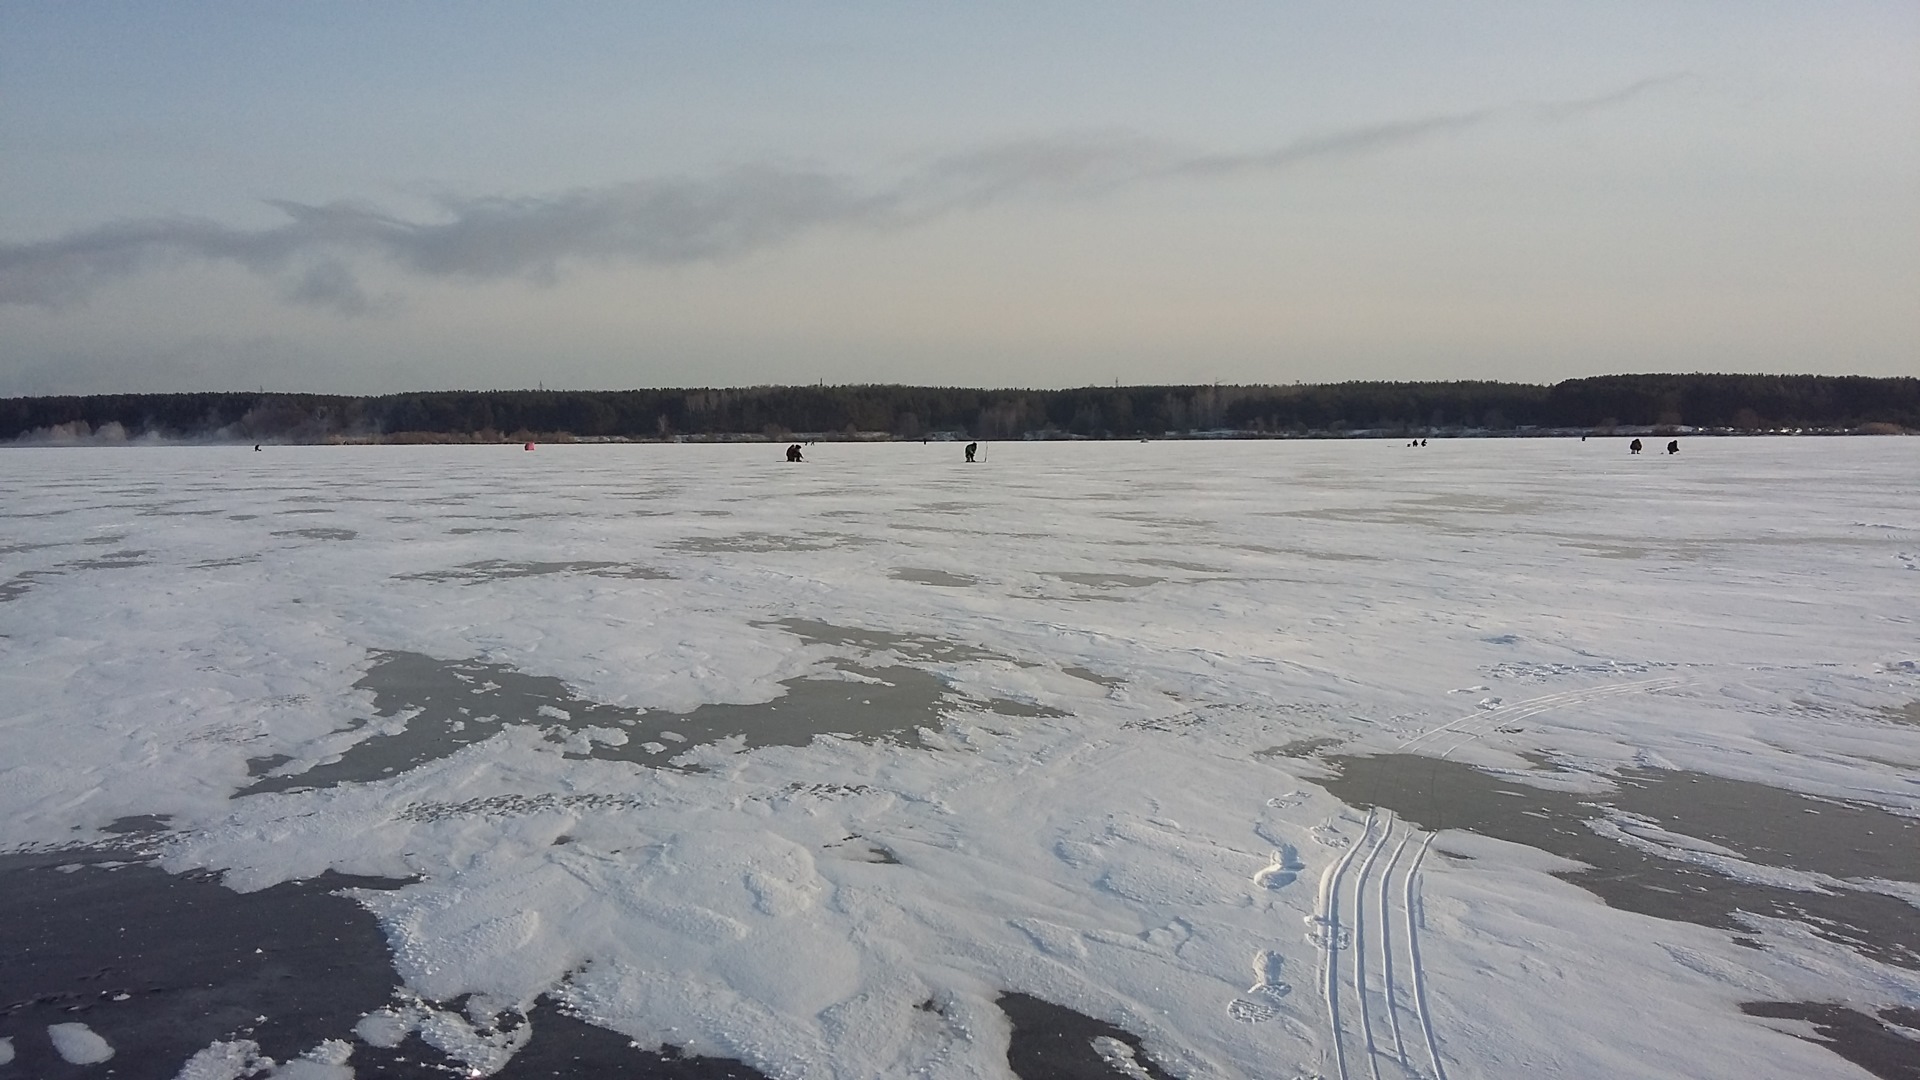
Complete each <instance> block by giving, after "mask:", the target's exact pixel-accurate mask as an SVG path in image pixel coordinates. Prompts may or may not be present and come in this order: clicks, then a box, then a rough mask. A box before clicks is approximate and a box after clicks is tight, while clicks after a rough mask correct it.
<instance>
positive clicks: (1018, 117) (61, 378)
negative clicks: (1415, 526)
mask: <svg viewBox="0 0 1920 1080" xmlns="http://www.w3.org/2000/svg"><path fill="white" fill-rule="evenodd" d="M1633 371H1734V372H1816V373H1832V374H1859V375H1883V376H1884V375H1920V5H1915V4H1913V3H1911V2H1910V0H1889V2H1855V0H1835V2H1831V3H1821V4H1810V3H1804V2H1800V3H1780V2H1770V0H1740V2H1734V0H1724V2H1721V0H1696V2H1691V3H1685V4H1675V3H1671V2H1670V0H1647V2H1641V0H1621V2H1617V3H1606V4H1593V3H1575V2H1540V0H1524V2H1523V0H1511V2H1480V0H1464V2H1457V3H1448V4H1444V5H1434V4H1421V3H1410V2H1382V3H1360V4H1339V5H1335V4H1317V3H1279V2H1265V3H1250V2H1249V3H1239V2H1231V0H1219V2H1208V3H1202V4H1194V5H1170V4H1155V3H1144V2H1142V3H1135V2H1129V0H1099V2H1094V0H1085V2H1080V0H1062V2H1057V3H1050V4H1033V3H1013V2H1004V3H1002V2H995V0H982V2H970V3H965V4H959V3H950V4H934V3H921V2H895V3H879V2H872V3H799V2H796V3H782V4H773V3H731V4H709V3H692V2H687V3H668V2H660V3H648V4H631V3H606V4H597V3H545V4H539V3H488V2H472V3H463V4H459V5H451V4H427V3H407V2H397V3H387V4H378V5H375V4H298V5H295V4H284V5H278V4H255V3H240V2H234V3H200V2H193V0H180V2H172V3H167V4H140V3H111V4H110V3H98V2H92V0H74V2H63V3H39V4H31V3H12V4H0V396H17V395H27V394H58V393H117V392H156V391H195V390H257V389H264V390H269V391H306V392H325V393H359V394H374V393H387V392H394V391H404V390H425V389H467V388H471V389H492V388H499V389H511V388H521V387H533V386H538V385H544V386H546V387H548V388H580V389H596V388H623V387H645V386H717V385H754V384H768V383H816V382H827V383H870V382H885V383H920V384H937V385H965V386H994V387H1001V386H1031V387H1057V386H1084V385H1094V384H1111V383H1114V382H1116V381H1117V382H1121V383H1128V384H1141V383H1149V384H1151V383H1209V382H1227V383H1290V382H1296V381H1299V382H1331V381H1342V380H1348V379H1423V380H1424V379H1501V380H1509V381H1524V382H1553V381H1557V380H1560V379H1565V378H1575V377H1579V376H1583V375H1597V374H1609V373H1616V372H1633Z"/></svg>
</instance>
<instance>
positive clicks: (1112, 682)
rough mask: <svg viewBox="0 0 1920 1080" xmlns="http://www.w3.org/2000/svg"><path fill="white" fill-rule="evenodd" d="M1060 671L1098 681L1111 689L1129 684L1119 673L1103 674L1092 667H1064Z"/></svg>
mask: <svg viewBox="0 0 1920 1080" xmlns="http://www.w3.org/2000/svg"><path fill="white" fill-rule="evenodd" d="M1060 673H1061V674H1063V675H1071V676H1073V677H1074V678H1076V679H1083V680H1085V681H1087V682H1090V683H1097V684H1099V685H1101V686H1104V687H1107V688H1109V689H1111V688H1113V687H1116V686H1125V685H1126V684H1127V680H1125V679H1123V678H1120V677H1119V676H1117V675H1102V674H1100V673H1099V672H1097V671H1095V670H1093V669H1092V668H1083V667H1063V668H1061V669H1060Z"/></svg>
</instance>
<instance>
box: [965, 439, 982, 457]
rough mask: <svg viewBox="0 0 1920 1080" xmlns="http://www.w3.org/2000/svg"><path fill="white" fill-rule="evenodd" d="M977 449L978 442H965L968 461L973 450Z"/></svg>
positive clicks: (978, 447)
mask: <svg viewBox="0 0 1920 1080" xmlns="http://www.w3.org/2000/svg"><path fill="white" fill-rule="evenodd" d="M978 449H980V444H979V443H977V442H970V443H968V444H967V460H968V461H972V460H973V454H974V451H976V450H978Z"/></svg>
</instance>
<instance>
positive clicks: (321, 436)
mask: <svg viewBox="0 0 1920 1080" xmlns="http://www.w3.org/2000/svg"><path fill="white" fill-rule="evenodd" d="M1682 425H1684V426H1688V427H1693V428H1709V429H1724V430H1732V431H1765V430H1779V429H1797V430H1805V429H1816V430H1825V431H1851V430H1860V429H1863V428H1871V429H1873V430H1894V429H1920V379H1912V378H1890V379H1876V378H1865V377H1854V376H1828V375H1706V374H1693V375H1610V376H1601V377H1597V378H1587V379H1572V380H1568V381H1566V382H1561V383H1556V384H1554V385H1551V386H1539V385H1531V384H1525V383H1498V382H1347V383H1333V384H1325V385H1313V386H1303V385H1294V386H1114V387H1081V388H1075V389H1064V390H1019V389H1000V390H983V389H969V388H963V387H925V386H894V385H853V386H824V385H821V386H754V387H733V388H697V389H650V390H488V391H473V390H446V391H433V392H423V393H407V394H385V395H380V396H369V397H353V396H340V395H324V394H278V393H186V394H104V395H91V396H85V397H20V398H8V399H3V400H0V439H6V440H19V439H23V438H26V439H33V438H55V439H58V438H102V437H104V438H108V439H113V438H121V437H125V438H138V437H143V436H146V437H158V438H165V439H233V440H245V441H263V440H273V441H283V442H325V441H330V440H353V439H385V440H393V441H408V440H418V441H436V440H446V441H495V440H504V439H520V438H527V437H532V436H536V435H538V436H571V437H576V438H618V439H670V438H753V437H769V438H785V437H787V436H789V435H795V434H801V435H818V436H824V437H829V438H833V437H852V436H860V437H867V438H874V437H892V438H900V439H918V438H924V437H928V436H934V435H940V436H948V435H951V436H962V435H964V436H966V437H968V438H979V439H1017V438H1036V437H1039V438H1046V437H1054V438H1059V437H1084V438H1141V437H1179V436H1192V435H1240V436H1246V437H1306V436H1338V435H1346V434H1352V433H1358V432H1367V433H1375V434H1405V433H1408V432H1419V433H1435V432H1438V433H1446V432H1458V433H1475V434H1481V433H1510V432H1515V431H1523V430H1539V429H1546V430H1554V429H1561V430H1569V429H1577V430H1606V429H1610V428H1614V427H1649V426H1668V427H1677V426H1682Z"/></svg>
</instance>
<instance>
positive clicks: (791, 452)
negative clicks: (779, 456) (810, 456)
mask: <svg viewBox="0 0 1920 1080" xmlns="http://www.w3.org/2000/svg"><path fill="white" fill-rule="evenodd" d="M787 460H788V461H805V460H807V459H806V458H804V457H802V456H800V444H799V443H794V444H793V445H792V446H789V447H787Z"/></svg>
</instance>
